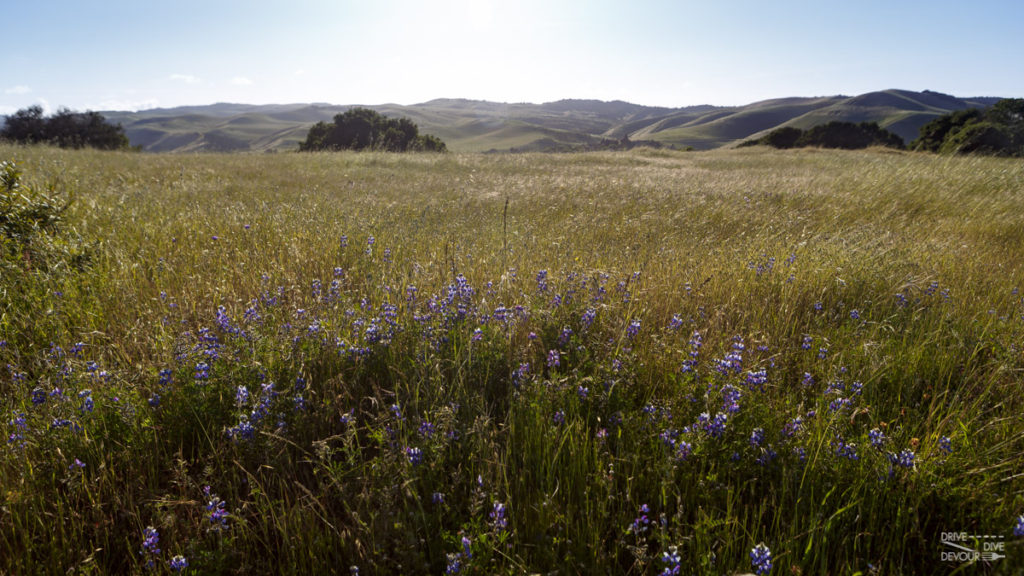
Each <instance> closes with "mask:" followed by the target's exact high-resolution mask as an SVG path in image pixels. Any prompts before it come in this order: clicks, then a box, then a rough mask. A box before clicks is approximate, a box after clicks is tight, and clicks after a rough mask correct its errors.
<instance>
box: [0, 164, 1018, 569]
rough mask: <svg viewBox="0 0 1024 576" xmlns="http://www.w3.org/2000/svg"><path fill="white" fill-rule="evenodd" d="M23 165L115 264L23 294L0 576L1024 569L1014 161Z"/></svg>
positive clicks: (10, 336)
mask: <svg viewBox="0 0 1024 576" xmlns="http://www.w3.org/2000/svg"><path fill="white" fill-rule="evenodd" d="M0 158H3V159H13V160H16V161H18V162H19V166H20V168H21V169H22V170H24V172H25V174H26V175H27V177H29V178H35V179H36V180H37V181H39V182H54V183H56V184H57V185H58V187H59V188H61V189H64V190H67V191H69V192H71V193H73V196H74V199H75V201H74V203H73V204H72V206H71V207H70V208H69V214H68V219H69V220H68V223H69V224H70V225H71V226H73V228H74V232H75V233H76V234H77V235H79V236H81V238H82V239H83V240H84V242H85V243H86V244H87V245H89V246H91V249H90V256H91V260H90V262H91V264H90V266H89V267H88V268H87V269H85V270H84V271H81V272H74V271H67V272H65V271H61V272H59V273H58V272H56V271H48V270H45V269H41V268H32V267H31V266H29V267H22V268H19V269H17V270H13V271H10V270H8V271H5V273H4V274H5V277H4V278H3V279H0V290H3V291H4V292H3V303H2V304H0V340H2V341H3V343H2V345H0V364H2V365H3V367H2V370H0V398H2V399H3V406H2V410H3V415H4V418H3V419H2V420H0V427H2V428H3V432H4V435H5V438H8V439H9V440H8V442H7V443H6V446H4V447H3V448H2V452H0V486H3V491H2V494H0V550H2V553H0V572H10V573H58V572H59V573H66V572H77V573H163V572H168V571H171V570H172V567H171V563H170V562H171V559H172V558H173V557H175V556H177V555H181V556H183V557H184V558H185V559H186V560H187V562H188V564H189V567H188V568H187V569H186V570H191V571H193V572H195V573H288V574H294V573H323V572H337V571H339V570H344V569H347V567H349V566H355V567H358V569H359V571H360V573H361V574H374V573H379V574H388V573H443V572H445V571H446V570H447V571H449V572H454V571H459V573H464V574H492V573H509V574H521V573H523V574H525V573H556V572H557V573H559V574H564V573H609V574H659V573H662V571H663V570H664V569H666V568H669V569H671V568H672V566H673V565H674V560H673V559H672V556H671V553H672V552H671V551H672V550H675V551H676V553H678V555H679V558H680V561H681V563H682V567H681V571H682V573H700V574H723V573H736V572H746V571H753V570H754V568H755V567H754V566H752V564H751V559H750V554H751V550H752V549H753V548H754V547H755V546H756V545H757V544H759V543H763V544H765V545H766V546H767V547H768V548H769V549H770V550H771V553H772V562H773V564H774V567H773V568H772V573H803V574H818V573H835V574H845V573H854V572H861V573H865V574H867V573H884V574H900V573H905V574H916V573H945V572H952V571H955V570H958V569H962V570H968V571H970V570H982V571H992V572H994V573H1012V571H1013V570H1014V569H1015V567H1016V566H1019V565H1020V564H1019V563H1020V555H1021V554H1022V553H1024V552H1022V550H1021V548H1020V546H1019V544H1018V541H1017V540H1015V538H1014V536H1013V531H1014V527H1015V524H1016V523H1017V522H1018V515H1020V514H1021V513H1022V512H1024V495H1022V481H1021V474H1022V473H1024V460H1022V459H1021V456H1022V451H1024V426H1022V419H1021V409H1022V408H1024V402H1022V396H1021V393H1020V390H1019V388H1020V384H1021V382H1022V371H1021V370H1022V365H1024V357H1022V352H1021V347H1022V345H1024V341H1022V335H1024V300H1022V297H1021V295H1020V294H1019V293H1018V291H1017V288H1018V286H1020V284H1021V283H1022V274H1024V269H1022V265H1024V264H1022V262H1024V258H1022V256H1024V253H1022V249H1021V246H1024V217H1022V216H1021V215H1022V214H1024V167H1022V166H1021V164H1020V163H1019V162H1013V161H1007V160H1000V159H991V158H948V157H937V156H923V155H914V154H904V153H893V152H888V151H867V152H837V151H814V150H804V151H796V152H768V151H763V150H751V149H746V150H741V151H717V152H712V153H687V154H684V153H673V152H660V151H633V152H629V153H607V154H604V153H594V154H585V155H454V154H450V155H445V156H435V155H429V156H419V155H409V156H399V155H386V154H345V153H341V154H310V155H285V154H281V155H264V156H250V155H202V156H184V155H180V156H164V155H140V154H127V153H97V152H89V151H77V152H68V151H59V150H53V149H47V148H0ZM87 391H88V392H87ZM716 417H717V418H718V421H717V423H716ZM723 422H724V426H722V424H723ZM719 427H720V428H721V429H720V428H719ZM207 487H208V488H207ZM221 506H223V507H222V508H221ZM219 511H222V512H224V513H226V514H227V515H226V517H225V516H223V514H221V513H220V512H219ZM211 516H212V519H211ZM147 527H153V528H154V529H156V531H157V532H158V533H159V538H160V540H159V546H150V547H149V548H146V547H144V546H143V540H144V531H145V530H146V529H147ZM943 532H967V533H968V534H973V535H994V536H995V535H998V536H1003V537H1005V539H1004V540H1001V542H1003V543H1004V544H1005V546H1006V548H1007V551H1006V554H1007V555H1008V556H1009V558H1006V559H997V560H991V561H989V562H987V563H986V562H979V563H976V564H973V565H969V566H962V565H961V564H958V563H956V562H944V561H942V559H941V554H942V552H943V551H948V550H950V548H949V547H948V546H945V545H944V544H943V543H942V541H941V534H942V533H943ZM969 545H970V546H977V547H978V549H980V546H981V544H980V542H974V543H969ZM157 547H158V548H159V549H160V551H159V553H156V552H155V551H154V550H155V549H156V548H157Z"/></svg>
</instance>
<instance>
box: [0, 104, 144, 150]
mask: <svg viewBox="0 0 1024 576" xmlns="http://www.w3.org/2000/svg"><path fill="white" fill-rule="evenodd" d="M0 140H7V141H10V142H16V143H19V144H52V145H55V146H60V147H61V148H99V149H101V150H120V149H125V148H128V147H129V143H128V137H127V136H126V135H125V133H124V128H122V127H121V125H120V124H111V123H109V122H107V119H106V118H104V117H103V115H102V114H100V113H99V112H91V111H90V112H72V111H71V110H68V109H67V108H61V109H60V110H58V111H57V113H56V114H53V115H52V116H44V115H43V108H42V107H41V106H29V107H28V108H23V109H21V110H18V111H17V112H15V113H14V114H12V115H10V116H8V117H7V120H6V122H5V123H4V127H3V129H2V130H0Z"/></svg>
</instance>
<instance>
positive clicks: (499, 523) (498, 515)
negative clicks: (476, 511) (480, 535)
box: [490, 501, 508, 532]
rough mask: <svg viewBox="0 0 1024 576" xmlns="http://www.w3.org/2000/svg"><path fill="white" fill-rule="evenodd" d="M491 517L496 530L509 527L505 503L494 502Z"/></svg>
mask: <svg viewBox="0 0 1024 576" xmlns="http://www.w3.org/2000/svg"><path fill="white" fill-rule="evenodd" d="M490 518H491V523H492V524H493V525H494V528H495V530H497V531H499V532H501V531H503V530H505V529H506V528H508V518H506V517H505V505H504V504H502V503H501V502H497V501H495V502H494V506H493V508H492V510H491V513H490Z"/></svg>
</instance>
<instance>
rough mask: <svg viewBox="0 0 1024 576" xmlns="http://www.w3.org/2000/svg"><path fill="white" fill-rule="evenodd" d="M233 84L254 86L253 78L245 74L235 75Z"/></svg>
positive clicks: (232, 80)
mask: <svg viewBox="0 0 1024 576" xmlns="http://www.w3.org/2000/svg"><path fill="white" fill-rule="evenodd" d="M231 84H232V85H233V86H252V80H250V79H248V78H246V77H245V76H235V77H234V78H232V79H231Z"/></svg>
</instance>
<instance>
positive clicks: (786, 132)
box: [761, 126, 804, 149]
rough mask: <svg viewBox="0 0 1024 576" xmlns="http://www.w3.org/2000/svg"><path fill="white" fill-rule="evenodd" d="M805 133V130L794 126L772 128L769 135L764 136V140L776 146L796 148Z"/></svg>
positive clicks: (765, 142)
mask: <svg viewBox="0 0 1024 576" xmlns="http://www.w3.org/2000/svg"><path fill="white" fill-rule="evenodd" d="M803 135H804V132H803V130H800V129H799V128H793V127H792V126H784V127H782V128H778V129H776V130H772V131H771V132H769V133H768V135H767V136H765V137H764V138H762V140H761V141H762V142H763V143H764V144H767V145H769V146H774V147H775V148H783V149H785V148H795V147H796V146H797V142H799V141H800V138H801V137H802V136H803Z"/></svg>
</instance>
